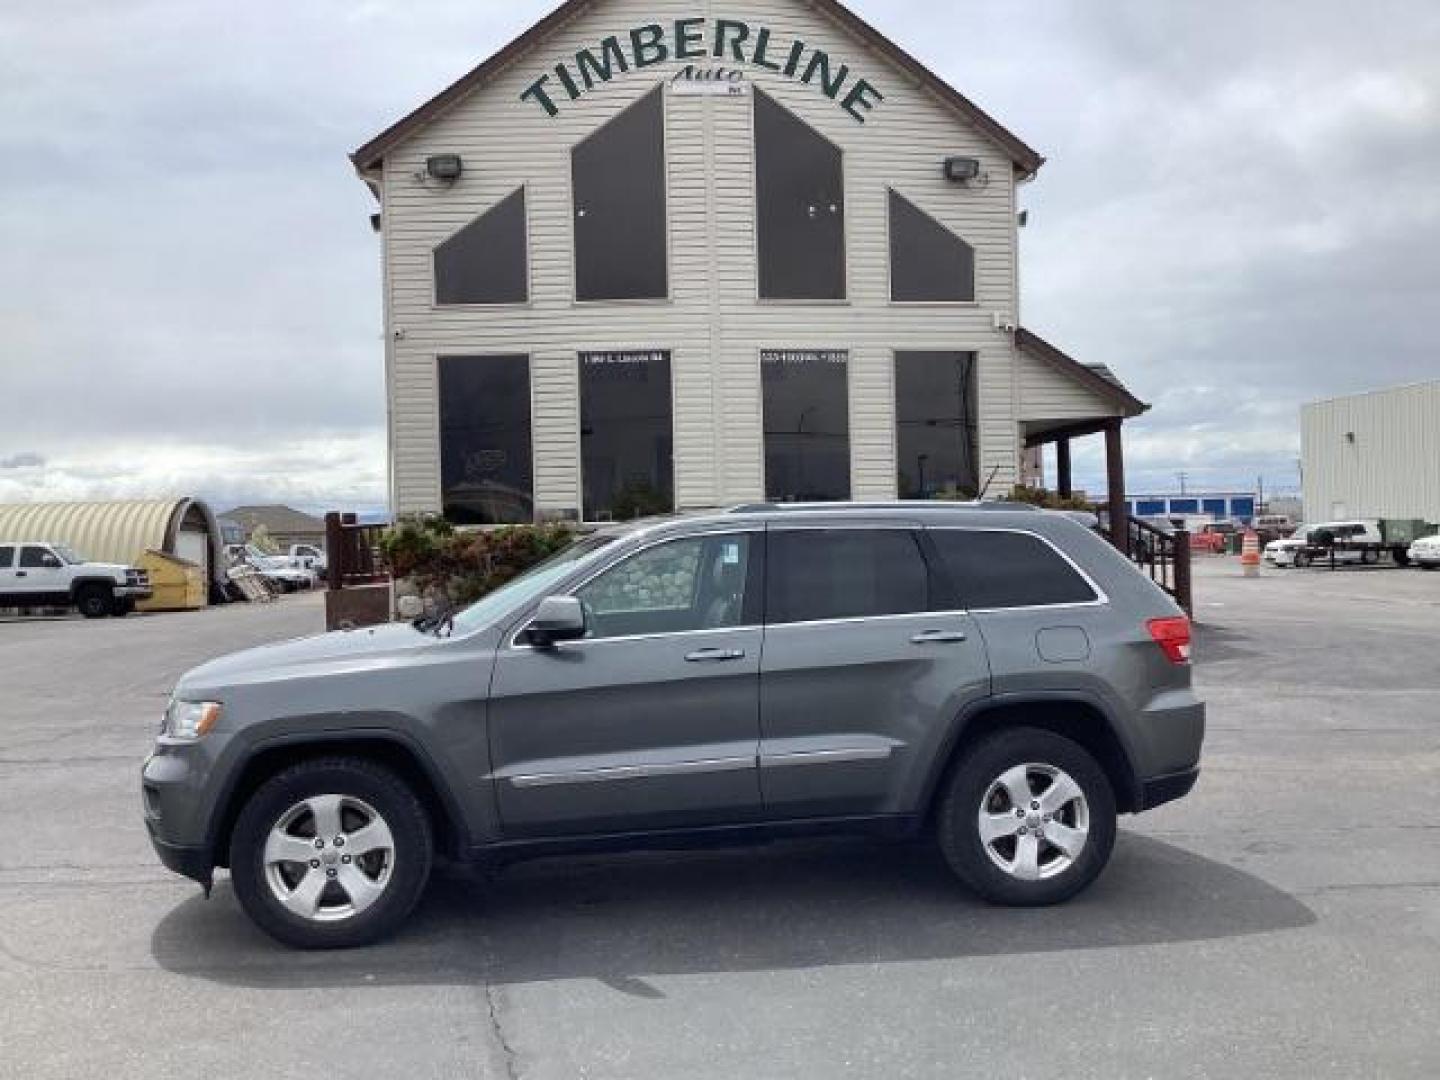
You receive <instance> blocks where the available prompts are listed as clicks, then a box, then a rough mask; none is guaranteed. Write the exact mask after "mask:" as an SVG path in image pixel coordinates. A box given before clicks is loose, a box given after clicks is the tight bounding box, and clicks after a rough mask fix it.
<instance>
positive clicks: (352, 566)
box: [325, 512, 390, 590]
mask: <svg viewBox="0 0 1440 1080" xmlns="http://www.w3.org/2000/svg"><path fill="white" fill-rule="evenodd" d="M384 529H385V527H384V526H383V525H361V524H360V523H359V522H358V520H357V519H356V517H355V515H354V514H338V513H333V512H332V513H329V514H326V515H325V557H326V559H327V561H328V562H329V569H328V576H329V586H330V588H331V589H334V590H338V589H348V588H354V587H355V586H358V585H376V584H379V583H381V582H384V581H388V580H389V577H390V576H389V574H387V573H386V572H385V569H384V567H383V566H382V565H381V563H380V551H379V544H380V534H381V533H382V532H384Z"/></svg>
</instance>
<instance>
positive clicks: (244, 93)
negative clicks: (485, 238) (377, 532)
mask: <svg viewBox="0 0 1440 1080" xmlns="http://www.w3.org/2000/svg"><path fill="white" fill-rule="evenodd" d="M551 6H552V2H551V0H517V2H516V3H513V4H506V5H495V4H476V3H474V2H473V0H425V2H409V0H407V2H403V3H402V2H399V0H385V2H382V0H362V2H358V3H357V2H353V0H352V2H348V3H346V2H341V0H317V2H314V3H310V4H303V5H296V4H282V3H279V2H275V0H272V2H266V3H257V4H252V5H247V6H245V7H243V8H236V7H235V6H234V5H222V4H219V3H200V4H196V3H193V2H190V0H135V2H132V3H127V4H123V5H120V4H114V3H111V2H109V0H103V2H102V0H79V2H72V3H68V4H65V5H61V6H59V7H58V8H57V6H56V5H54V4H49V3H43V2H41V0H22V2H19V3H14V2H12V3H8V4H6V5H4V8H3V10H0V40H4V41H5V42H6V44H7V48H6V53H7V56H6V63H5V64H4V65H0V109H3V110H4V115H5V117H6V123H5V124H4V125H3V126H0V155H3V160H5V162H6V168H5V169H4V170H3V171H0V342H3V344H0V368H3V375H4V386H5V392H4V393H3V394H0V434H3V437H4V438H5V440H6V441H7V442H8V443H10V444H11V445H12V446H14V445H19V446H24V447H27V448H30V451H29V452H30V453H32V454H33V455H35V456H37V457H41V458H45V459H48V460H47V461H45V462H44V463H43V464H34V465H28V466H26V467H25V468H24V470H23V472H22V470H21V469H19V468H13V467H12V468H11V469H10V470H9V473H10V475H9V478H8V479H7V480H5V481H4V482H0V498H11V497H50V496H53V495H56V494H58V493H63V492H78V491H83V492H86V493H93V494H106V493H122V492H123V493H128V492H130V491H132V490H133V489H134V487H135V485H137V484H152V485H165V486H167V488H169V487H174V486H180V487H183V488H186V489H188V490H200V491H202V493H203V492H204V491H205V490H207V489H213V490H215V491H217V492H220V493H222V494H223V495H225V496H226V498H228V497H230V496H231V495H233V496H234V497H235V498H236V499H237V500H238V501H251V500H259V499H269V498H271V497H280V494H282V493H283V494H284V495H285V497H293V498H296V499H298V500H301V501H307V502H316V501H318V502H321V503H323V502H325V501H327V500H331V501H338V500H340V499H342V498H344V499H352V500H356V501H361V502H365V503H366V504H371V503H374V502H378V501H379V500H381V499H383V483H382V479H381V473H382V472H383V453H384V436H383V431H382V424H383V417H384V403H383V374H382V355H383V354H382V347H381V340H380V320H381V311H380V281H379V252H378V245H377V242H376V239H375V237H374V236H373V235H372V234H371V233H370V231H369V228H368V225H367V223H366V217H367V215H368V214H369V213H370V212H371V210H372V205H371V200H370V196H369V194H368V193H367V192H366V191H365V189H364V188H363V186H362V185H361V184H360V183H358V181H356V180H355V179H354V177H353V175H352V174H351V172H350V170H349V167H348V163H347V162H346V161H345V157H344V155H345V153H346V151H348V150H349V149H351V148H353V147H354V146H356V145H358V144H359V143H360V142H362V141H364V140H365V139H366V138H368V137H369V136H370V135H373V134H374V133H375V132H377V131H379V130H380V129H381V128H382V127H384V126H386V125H387V124H388V123H390V122H391V121H393V120H394V119H395V118H396V117H398V116H400V115H402V114H404V113H405V112H408V111H409V110H410V109H411V108H413V107H414V106H415V105H416V104H418V103H419V102H421V101H423V100H424V99H425V98H427V97H428V96H430V95H431V94H433V93H434V92H435V91H436V90H438V89H440V88H441V87H442V86H444V85H446V84H447V83H448V82H450V81H451V80H453V79H454V78H455V77H456V76H458V75H459V74H461V73H462V72H464V71H465V70H467V69H468V68H469V67H471V66H473V64H474V63H475V62H476V61H477V60H478V59H479V58H481V57H482V56H484V55H486V54H488V53H489V52H491V51H493V50H494V49H495V48H497V47H499V46H501V45H503V44H504V43H505V42H506V41H507V40H509V39H510V38H511V37H513V36H514V35H515V34H516V33H518V32H519V31H521V30H522V29H524V28H525V26H527V25H528V24H529V23H531V22H533V21H534V20H535V19H536V18H538V17H539V16H540V15H541V14H543V13H544V12H545V11H546V10H548V9H549V8H550V7H551ZM855 6H856V7H857V9H858V10H859V11H860V13H861V14H862V15H864V16H865V17H866V18H868V19H869V20H870V21H872V22H873V23H875V24H876V25H877V26H879V27H880V28H881V29H883V30H886V31H887V32H891V33H893V35H894V36H895V37H896V38H897V40H899V41H900V42H901V43H902V44H906V45H910V46H913V47H914V48H915V49H916V51H917V52H918V53H919V54H920V55H921V56H922V58H923V59H925V60H926V61H927V62H928V63H930V64H931V65H932V66H933V67H935V69H936V70H937V71H939V72H940V73H941V74H942V75H944V76H945V77H947V78H948V79H949V80H951V81H952V82H953V83H954V84H955V85H956V86H958V87H959V88H960V89H961V90H962V91H964V92H965V93H967V94H968V95H970V96H971V97H973V98H974V99H975V100H976V101H978V102H979V103H980V104H981V105H982V106H983V107H985V108H986V109H987V110H988V111H990V112H991V113H992V114H993V115H995V116H996V117H997V118H999V119H1000V120H1001V121H1002V122H1003V123H1005V124H1006V125H1007V126H1009V127H1011V128H1012V129H1013V130H1014V131H1016V132H1017V133H1018V134H1020V135H1021V136H1022V137H1024V138H1025V139H1027V141H1029V142H1031V143H1032V144H1033V145H1035V146H1036V147H1037V148H1039V149H1040V150H1041V151H1042V152H1044V153H1045V154H1046V155H1047V156H1048V157H1049V158H1050V163H1049V164H1048V165H1047V166H1046V167H1045V169H1044V170H1042V172H1041V174H1040V177H1039V179H1038V180H1037V181H1036V182H1035V183H1034V184H1033V185H1031V186H1029V187H1027V188H1026V189H1025V191H1024V192H1023V204H1024V205H1025V206H1027V207H1028V208H1029V209H1030V210H1031V211H1032V216H1031V222H1032V224H1031V227H1030V228H1029V229H1027V230H1026V232H1025V233H1024V234H1023V239H1022V247H1023V274H1024V321H1025V322H1026V323H1027V324H1029V325H1030V326H1032V327H1033V328H1034V329H1036V330H1038V331H1039V332H1041V333H1042V334H1044V335H1045V336H1046V337H1048V338H1050V339H1051V340H1053V341H1055V342H1056V343H1057V344H1059V345H1060V346H1061V347H1063V348H1065V349H1067V350H1068V351H1070V352H1072V353H1073V354H1074V355H1076V356H1077V357H1079V358H1080V359H1082V360H1086V361H1095V362H1105V363H1107V364H1110V365H1111V366H1112V367H1114V368H1115V369H1116V371H1117V372H1119V373H1120V375H1121V376H1122V377H1123V378H1124V379H1126V381H1127V382H1128V383H1129V384H1130V385H1131V386H1132V388H1133V389H1134V390H1135V391H1136V393H1137V394H1139V395H1140V396H1141V397H1142V398H1144V399H1145V400H1147V401H1150V402H1152V403H1153V405H1154V409H1153V411H1152V412H1151V413H1150V414H1149V415H1148V416H1147V417H1146V418H1144V419H1143V420H1142V421H1140V422H1138V423H1136V424H1134V425H1132V428H1131V436H1130V439H1129V445H1128V453H1129V459H1130V465H1131V475H1132V478H1133V483H1134V484H1135V485H1136V486H1137V487H1152V488H1163V487H1166V486H1169V485H1171V484H1172V483H1173V476H1174V473H1176V472H1177V471H1180V470H1185V471H1187V472H1189V473H1190V475H1191V477H1192V482H1196V483H1207V484H1214V485H1216V486H1231V485H1242V484H1248V483H1251V482H1253V480H1254V477H1255V476H1257V475H1259V474H1265V475H1266V476H1267V483H1270V484H1272V485H1278V486H1282V487H1283V486H1286V485H1288V486H1290V487H1292V488H1293V487H1294V486H1295V484H1296V482H1297V478H1296V475H1295V465H1294V458H1295V456H1296V454H1297V452H1298V434H1297V426H1298V425H1297V412H1298V407H1299V404H1300V403H1301V402H1303V401H1305V400H1308V399H1311V398H1316V397H1323V396H1329V395H1333V394H1337V393H1343V392H1347V391H1350V390H1356V389H1363V388H1368V387H1372V386H1376V385H1383V384H1386V383H1394V382H1403V381H1410V380H1414V379H1417V378H1423V377H1427V376H1432V377H1433V375H1434V374H1435V372H1436V370H1437V368H1440V365H1437V363H1436V354H1435V349H1434V346H1433V344H1432V343H1433V342H1434V341H1435V340H1436V337H1437V333H1436V332H1437V330H1440V310H1437V308H1436V305H1434V303H1433V300H1432V295H1433V292H1434V289H1435V284H1436V282H1437V281H1440V254H1437V252H1440V189H1437V188H1436V187H1435V186H1434V184H1433V181H1432V179H1431V178H1432V177H1433V176H1434V175H1436V173H1437V171H1440V67H1437V65H1435V63H1434V62H1433V57H1434V56H1435V55H1436V54H1437V52H1440V8H1437V7H1436V6H1435V5H1422V4H1416V3H1413V2H1400V0H1381V2H1379V3H1371V4H1367V5H1357V4H1354V3H1353V2H1351V0H1276V2H1274V3H1267V4H1263V5H1257V4H1254V3H1242V2H1240V0H1217V2H1214V3H1209V4H1204V5H1182V4H1155V3H1153V2H1149V0H1116V2H1113V3H1107V4H1105V5H1101V6H1097V5H1032V6H1031V7H1030V8H1027V10H1026V13H1025V18H1024V21H1023V22H1019V21H1017V20H1016V18H1015V14H1014V11H1013V10H1012V9H1010V8H1007V7H1006V6H1005V5H953V4H949V3H942V2H940V0H931V2H925V3H911V4H906V5H893V4H882V3H880V2H879V0H863V2H859V0H857V3H856V5H855ZM137 460H138V461H140V462H141V467H139V468H137V467H136V462H137ZM1077 470H1078V472H1079V475H1080V478H1081V480H1082V482H1084V483H1086V484H1087V485H1088V486H1090V487H1091V488H1092V489H1095V488H1098V487H1099V486H1100V484H1101V480H1102V477H1103V469H1102V468H1101V462H1100V458H1099V454H1098V449H1097V448H1096V447H1095V446H1093V445H1091V446H1082V447H1079V448H1078V454H1077ZM217 501H225V500H217Z"/></svg>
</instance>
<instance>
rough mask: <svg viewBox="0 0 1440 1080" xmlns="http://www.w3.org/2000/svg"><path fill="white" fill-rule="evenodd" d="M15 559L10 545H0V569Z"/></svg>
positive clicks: (13, 550)
mask: <svg viewBox="0 0 1440 1080" xmlns="http://www.w3.org/2000/svg"><path fill="white" fill-rule="evenodd" d="M14 561H15V549H14V548H12V547H0V570H3V569H4V568H6V567H8V566H9V565H10V564H11V563H13V562H14Z"/></svg>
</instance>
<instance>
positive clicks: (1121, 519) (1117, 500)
mask: <svg viewBox="0 0 1440 1080" xmlns="http://www.w3.org/2000/svg"><path fill="white" fill-rule="evenodd" d="M1015 344H1016V347H1017V357H1016V362H1017V364H1018V366H1019V378H1020V412H1019V425H1020V437H1021V439H1022V441H1023V444H1024V446H1025V447H1026V448H1027V449H1034V448H1037V447H1044V446H1046V445H1049V444H1054V446H1055V463H1056V467H1055V481H1054V489H1055V491H1056V493H1057V494H1058V495H1060V496H1061V497H1062V498H1070V497H1072V496H1073V495H1074V494H1075V477H1074V468H1073V457H1072V453H1071V444H1072V442H1073V441H1074V440H1076V439H1080V438H1085V437H1087V436H1092V435H1101V436H1103V437H1104V439H1105V488H1106V500H1105V503H1104V505H1103V507H1102V510H1104V511H1107V512H1106V513H1104V514H1103V515H1102V516H1103V517H1104V518H1105V519H1106V526H1107V528H1106V531H1107V532H1108V534H1109V536H1110V539H1111V541H1112V542H1113V543H1114V544H1115V546H1116V547H1117V548H1119V549H1120V550H1121V551H1123V552H1125V553H1127V554H1129V553H1130V547H1131V544H1130V521H1129V511H1128V509H1127V507H1126V502H1125V444H1124V438H1123V426H1124V424H1125V421H1126V420H1130V419H1133V418H1134V417H1137V416H1140V415H1142V414H1143V413H1145V412H1146V411H1147V410H1148V409H1149V408H1150V406H1149V405H1147V404H1145V402H1143V401H1141V400H1140V399H1139V398H1137V397H1136V396H1135V395H1134V394H1132V393H1131V392H1130V391H1129V390H1127V389H1126V388H1125V385H1124V384H1123V383H1122V382H1121V381H1120V380H1119V379H1118V378H1117V377H1116V376H1115V375H1114V373H1113V372H1111V371H1110V369H1109V368H1107V367H1104V366H1103V365H1099V364H1094V365H1092V364H1082V363H1081V362H1080V361H1078V360H1076V359H1075V358H1074V357H1072V356H1070V355H1069V354H1067V353H1065V352H1062V351H1061V350H1060V349H1058V348H1056V347H1055V346H1054V345H1051V344H1050V343H1049V342H1048V341H1046V340H1045V339H1044V338H1042V337H1040V336H1039V335H1038V334H1035V333H1033V332H1032V331H1029V330H1025V329H1021V330H1018V331H1016V333H1015Z"/></svg>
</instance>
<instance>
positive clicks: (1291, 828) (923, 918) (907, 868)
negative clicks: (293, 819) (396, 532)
mask: <svg viewBox="0 0 1440 1080" xmlns="http://www.w3.org/2000/svg"><path fill="white" fill-rule="evenodd" d="M1196 573H1197V614H1198V616H1199V618H1200V620H1201V622H1202V623H1203V628H1202V630H1201V635H1200V639H1199V647H1198V658H1199V666H1198V669H1197V677H1198V680H1199V682H1200V684H1201V686H1202V690H1203V693H1204V694H1205V696H1206V697H1207V699H1208V700H1209V701H1210V703H1211V709H1212V711H1211V728H1210V737H1209V741H1208V744H1207V751H1206V756H1205V761H1204V766H1205V772H1204V775H1203V776H1202V779H1201V782H1200V786H1199V787H1198V789H1197V790H1196V792H1195V794H1194V795H1193V796H1192V797H1191V798H1190V799H1188V800H1186V801H1183V802H1181V803H1178V804H1173V805H1171V806H1167V807H1164V808H1162V809H1160V810H1158V811H1156V812H1155V813H1153V814H1150V815H1146V816H1144V817H1142V818H1132V819H1126V820H1125V821H1124V822H1123V823H1122V832H1121V838H1120V841H1119V843H1118V845H1117V849H1116V853H1115V858H1114V861H1113V863H1112V865H1111V867H1110V869H1109V870H1108V871H1107V872H1106V874H1105V875H1104V876H1103V877H1102V878H1101V879H1100V881H1099V882H1098V883H1097V885H1096V886H1095V887H1094V888H1093V889H1092V890H1091V891H1090V892H1088V893H1087V894H1085V895H1084V896H1082V897H1081V898H1079V899H1078V900H1076V901H1074V902H1072V903H1071V904H1069V905H1067V906H1065V907H1061V908H1054V909H1047V910H1038V911H1010V910H1002V909H996V908H990V907H986V906H984V905H982V904H980V903H978V902H976V901H975V900H973V899H971V898H969V897H968V896H967V895H966V894H965V893H964V892H962V891H961V890H960V888H959V887H958V886H957V885H955V884H954V883H953V882H952V881H951V879H950V878H949V877H948V876H947V874H946V873H945V871H944V870H943V869H942V868H941V866H940V865H939V862H938V860H937V859H936V858H935V857H933V856H932V855H931V854H930V852H929V851H928V850H926V849H924V848H921V847H910V848H886V847H881V846H878V845H875V844H872V843H869V842H861V841H847V840H836V841H825V842H816V841H809V842H796V843H787V844H783V845H774V846H770V847H766V848H762V849H755V850H746V851H720V852H703V853H695V854H640V855H629V856H607V857H596V858H587V859H572V860H564V861H561V860H556V861H547V862H537V863H532V864H528V865H524V866H520V867H516V868H512V869H510V870H508V871H506V872H504V873H503V874H501V875H499V876H498V877H496V878H494V879H493V880H484V879H480V878H471V877H466V876H459V875H452V876H447V877H444V878H442V879H440V880H437V881H436V882H435V883H434V884H433V886H432V888H431V891H430V893H429V895H428V897H427V900H426V901H425V903H424V904H423V906H422V908H421V910H420V911H419V913H418V915H417V917H416V919H415V920H414V921H413V922H412V924H411V926H410V928H409V929H408V931H407V932H405V933H404V934H403V935H402V936H401V937H400V938H398V939H397V940H394V941H392V942H390V943H388V944H384V945H381V946H378V947H376V948H372V949H369V950H364V951H358V952H352V953H344V954H298V953H292V952H287V951H285V950H284V949H282V948H280V947H279V946H276V945H274V944H273V943H271V942H270V941H269V939H267V938H265V937H263V936H262V935H261V934H260V933H259V932H258V931H257V930H255V929H253V928H252V927H251V926H250V924H249V923H248V922H247V921H246V920H245V919H244V917H243V916H242V915H241V913H240V911H239V909H238V906H237V905H236V903H235V901H234V898H233V896H232V895H231V893H230V891H229V888H228V885H227V884H226V883H225V882H224V881H223V880H222V881H221V883H220V884H219V885H218V886H217V888H216V890H215V895H214V897H213V898H212V899H211V900H209V901H206V900H204V899H202V898H201V896H200V893H199V890H198V889H197V888H196V887H195V886H193V885H191V884H189V883H187V882H185V881H182V880H181V879H179V878H176V877H173V876H171V875H169V874H168V873H167V872H165V871H164V870H163V869H162V868H161V867H160V866H159V865H158V863H157V862H156V861H155V860H154V858H153V856H152V854H151V852H150V849H149V845H148V843H147V841H146V839H145V833H144V828H143V825H142V824H141V820H140V812H139V806H138V795H137V777H138V769H139V763H140V759H141V757H142V756H143V755H144V753H145V751H146V749H147V747H148V745H149V742H150V740H151V738H152V736H153V734H154V732H155V729H156V726H157V724H158V720H159V715H160V711H161V709H162V708H163V706H164V702H165V698H166V695H167V693H168V690H169V687H170V685H171V684H172V683H173V681H174V679H175V678H176V677H177V676H178V675H179V674H180V672H181V671H183V670H184V669H185V668H187V667H189V666H192V665H194V664H196V663H198V662H200V661H201V660H204V659H207V658H209V657H211V656H213V655H216V654H219V653H222V652H226V651H230V650H232V649H236V648H240V647H244V646H247V645H251V644H255V643H259V642H264V641H269V640H275V639H279V638H283V637H289V636H294V635H297V634H301V633H307V632H310V631H312V630H314V629H316V628H318V626H319V625H320V622H321V610H320V602H319V601H320V598H319V597H318V596H308V597H298V598H293V599H287V600H285V601H282V602H280V603H277V604H275V605H270V606H264V607H260V606H252V607H246V606H239V607H233V608H227V609H220V610H215V611H209V612H202V613H194V614H186V615H170V616H151V617H143V618H141V617H137V618H132V619H128V620H123V621H122V620H103V621H99V622H93V623H89V622H84V621H82V620H76V619H66V620H39V621H34V620H29V621H27V620H0V672H3V678H4V683H3V687H4V689H3V696H0V1076H4V1077H24V1078H26V1080H32V1078H42V1077H66V1078H70V1077H82V1076H104V1077H109V1078H119V1077H137V1078H138V1077H144V1078H147V1080H152V1078H160V1077H171V1076H174V1077H187V1078H189V1077H195V1076H205V1077H207V1078H211V1080H216V1078H221V1077H241V1076H246V1077H248V1076H259V1075H269V1076H292V1075H312V1076H347V1077H371V1076H377V1077H379V1076H385V1077H390V1076H396V1075H404V1076H407V1077H413V1078H417V1080H418V1078H420V1077H462V1076H463V1077H497V1078H510V1077H526V1078H529V1077H536V1078H539V1077H553V1078H573V1077H597V1078H598V1077H607V1078H632V1077H635V1078H641V1077H643V1078H666V1080H670V1078H679V1077H725V1078H736V1077H745V1078H756V1077H835V1076H855V1077H909V1076H916V1077H947V1078H948V1077H956V1076H971V1075H985V1076H991V1075H995V1076H1000V1075H1003V1076H1007V1077H1014V1078H1024V1077H1061V1076H1064V1077H1097V1078H1099V1077H1103V1078H1117V1077H1164V1078H1174V1077H1224V1078H1229V1077H1242V1076H1253V1077H1305V1078H1312V1077H1327V1076H1333V1077H1346V1078H1350V1077H1367V1076H1374V1077H1434V1076H1437V1075H1440V992H1437V987H1440V799H1437V798H1436V793H1437V791H1440V574H1425V573H1421V572H1419V571H1396V570H1387V571H1363V570H1362V571H1341V572H1337V573H1329V572H1326V571H1306V572H1295V571H1291V572H1276V571H1273V570H1267V571H1266V573H1265V575H1264V576H1263V577H1262V578H1261V579H1260V580H1258V581H1247V580H1244V579H1242V578H1241V577H1240V571H1239V567H1238V564H1237V561H1236V560H1234V559H1226V560H1205V561H1202V562H1200V563H1199V564H1198V566H1197V571H1196Z"/></svg>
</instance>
